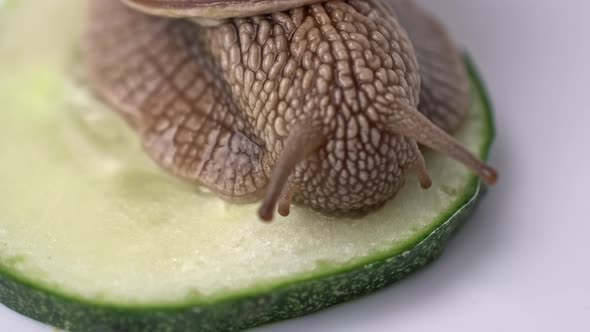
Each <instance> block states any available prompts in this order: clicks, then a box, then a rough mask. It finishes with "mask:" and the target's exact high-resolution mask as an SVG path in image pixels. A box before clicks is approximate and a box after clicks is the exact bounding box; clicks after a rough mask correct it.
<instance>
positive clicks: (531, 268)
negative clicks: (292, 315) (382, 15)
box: [0, 0, 590, 332]
mask: <svg viewBox="0 0 590 332" xmlns="http://www.w3.org/2000/svg"><path fill="white" fill-rule="evenodd" d="M421 2H423V3H424V4H426V5H427V6H428V7H429V8H431V9H432V10H433V11H434V12H436V13H437V14H438V15H439V17H441V18H442V20H443V21H445V23H446V24H447V25H448V26H449V28H450V29H451V31H452V32H453V34H454V36H455V38H456V39H457V40H458V41H459V42H461V43H462V44H464V45H466V47H467V48H468V50H469V51H470V53H471V54H472V56H473V57H474V59H476V62H477V64H478V66H479V67H480V70H481V71H482V73H483V76H484V78H485V80H486V82H487V85H488V88H489V91H490V94H491V97H492V100H493V102H494V105H495V109H496V119H497V127H498V138H497V141H496V144H495V146H494V148H493V153H492V158H491V164H493V165H494V166H496V167H497V168H498V169H499V170H500V171H501V178H500V183H499V184H498V185H497V186H496V187H494V188H492V189H491V190H490V191H489V193H488V196H487V197H486V199H485V200H484V201H483V204H481V206H480V208H479V210H478V211H477V212H476V214H475V215H474V216H473V218H472V220H471V221H470V223H468V224H467V225H466V226H465V227H464V228H463V229H462V230H461V231H460V232H459V234H458V235H457V236H456V237H455V238H454V239H453V240H452V241H451V243H450V244H449V247H448V249H447V251H446V252H445V254H444V255H443V256H442V257H441V258H440V259H439V260H438V261H437V262H435V263H434V264H432V265H431V266H430V267H428V268H427V269H425V270H422V271H420V272H418V273H416V274H414V275H413V276H411V277H410V278H407V279H405V280H403V281H401V282H399V283H397V284H396V285H394V286H392V287H389V288H386V289H384V290H382V291H380V292H377V293H375V294H373V295H370V296H368V297H365V298H362V299H359V300H356V301H353V302H350V303H347V304H344V305H339V306H336V307H333V308H331V309H328V310H326V311H323V312H321V313H318V314H315V315H311V316H307V317H304V318H300V319H295V320H291V321H287V322H283V323H278V324H275V325H271V326H267V327H263V328H260V329H258V330H257V331H260V332H267V331H268V332H271V331H272V332H288V331H293V332H299V331H372V332H379V331H428V330H434V329H436V331H438V332H443V331H454V332H457V331H482V332H485V331H494V332H496V331H507V330H508V331H556V330H564V331H587V329H588V326H589V323H588V314H590V259H589V258H588V257H587V254H588V253H590V240H588V237H589V233H590V217H589V216H590V211H588V206H589V205H590V199H589V195H588V192H587V186H588V185H590V176H589V175H588V173H589V170H590V157H589V153H590V147H588V145H589V144H590V109H589V108H590V106H589V104H588V100H589V97H590V83H589V80H590V65H589V63H590V37H589V36H588V34H589V33H590V20H588V18H587V17H588V13H590V2H588V1H586V0H578V1H574V0H569V1H559V2H558V1H549V0H546V1H536V0H496V1H492V0H471V1H470V0H424V1H421ZM0 331H7V332H12V331H19V332H41V331H43V332H46V331H51V329H50V328H48V327H43V326H41V325H40V324H38V323H35V322H33V321H30V320H28V319H26V318H23V317H21V316H19V315H17V314H15V313H12V312H11V311H9V310H8V309H6V308H4V307H0Z"/></svg>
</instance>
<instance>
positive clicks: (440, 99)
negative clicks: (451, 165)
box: [84, 0, 496, 220]
mask: <svg viewBox="0 0 590 332" xmlns="http://www.w3.org/2000/svg"><path fill="white" fill-rule="evenodd" d="M124 2H126V3H127V4H129V3H131V7H129V6H127V5H124V4H122V3H121V2H120V1H119V0H90V8H89V23H88V30H87V34H86V36H85V38H84V44H85V49H86V57H85V58H86V62H87V68H88V72H89V77H90V81H91V82H92V86H93V87H94V88H95V90H96V91H97V92H98V93H99V94H100V95H101V96H102V97H103V98H104V99H105V100H106V101H107V102H108V103H109V104H111V105H112V106H113V108H114V109H116V110H117V111H118V112H119V113H120V114H122V115H123V116H124V117H125V118H126V119H127V120H128V121H129V123H130V124H131V125H132V126H133V127H134V128H135V129H137V131H138V133H139V135H140V137H141V139H142V141H143V144H144V147H145V150H146V152H147V153H148V154H149V155H150V156H151V157H152V158H153V159H154V160H155V161H156V162H157V163H159V164H160V165H161V166H162V167H164V168H165V169H167V170H168V171H170V172H171V173H173V174H175V175H177V176H180V177H182V178H185V179H188V180H191V181H194V182H196V183H199V184H202V185H204V186H206V187H208V188H210V189H211V190H212V191H213V192H215V193H217V194H218V195H219V196H221V197H222V198H224V199H226V200H229V201H232V202H253V201H259V200H261V199H262V206H261V208H260V210H259V214H260V217H261V218H262V219H263V220H270V219H272V217H273V212H274V210H276V209H277V206H278V207H279V212H280V214H281V215H286V214H288V213H289V206H290V203H291V199H293V200H294V201H295V202H297V203H300V204H303V205H306V206H309V207H311V208H313V209H316V210H319V211H322V212H324V213H329V214H338V215H351V214H363V213H366V212H368V211H371V210H373V209H376V208H378V207H380V206H381V205H383V204H384V203H385V202H386V201H387V200H389V199H390V198H392V197H393V196H394V195H395V193H396V192H397V191H398V190H399V188H400V187H401V186H402V185H403V182H404V177H405V175H406V174H407V173H408V172H417V174H418V178H419V180H420V184H421V186H422V187H424V188H428V187H429V186H430V185H431V180H430V178H429V177H428V174H427V172H426V168H425V165H424V159H423V157H422V154H421V152H420V150H419V147H418V144H423V145H425V146H428V147H431V148H433V149H435V150H438V151H440V152H442V153H446V154H448V155H449V156H451V157H453V158H455V159H457V160H459V161H461V162H463V163H464V164H465V165H466V166H468V167H470V168H471V169H473V170H474V171H475V172H477V173H478V174H479V175H480V176H481V177H482V178H483V179H484V180H485V181H486V182H488V183H493V182H495V180H496V173H495V171H494V170H493V169H491V168H489V167H488V166H486V165H485V164H483V163H482V162H481V161H479V160H478V159H477V158H475V157H474V156H473V155H472V154H470V153H469V152H468V151H467V150H466V149H465V148H464V147H463V146H461V145H460V144H459V143H457V142H456V141H455V140H454V139H453V138H452V137H450V136H449V135H448V134H447V132H450V131H452V130H455V129H456V128H458V127H459V126H460V124H461V122H462V121H463V120H464V119H465V117H466V114H467V112H468V110H469V104H470V91H469V80H468V77H467V74H466V73H465V70H464V68H463V64H462V60H461V57H460V54H459V52H458V51H457V50H456V48H455V47H454V45H453V43H452V41H451V39H450V38H449V37H448V35H447V34H446V32H445V30H444V28H443V27H442V26H441V25H440V24H439V23H438V22H437V21H436V20H434V19H433V18H432V17H431V16H430V15H429V14H428V13H426V12H424V11H423V10H422V9H421V8H419V7H417V6H416V5H415V4H414V3H413V1H409V0H389V1H388V0H372V1H359V0H348V1H327V2H317V1H299V2H297V1H269V0H260V1H256V0H254V1H238V0H235V1H226V2H224V3H228V4H234V6H232V5H228V6H226V7H224V8H225V9H223V10H221V12H219V9H218V8H214V7H207V5H206V3H207V2H206V0H193V1H190V0H126V1H124ZM221 2H223V1H216V2H215V3H221ZM251 2H256V3H259V4H260V6H259V7H260V8H263V7H264V8H263V10H262V9H260V8H258V7H255V6H254V7H253V8H254V9H253V10H251V11H248V12H247V14H248V15H249V14H250V13H254V14H260V15H258V16H248V15H241V14H244V10H243V8H241V7H240V5H242V4H243V3H251ZM279 2H280V3H282V4H283V5H282V6H281V7H277V6H276V3H279ZM286 3H290V4H291V5H290V6H286V7H285V5H284V4H286ZM235 4H238V5H235ZM183 6H184V7H183ZM265 6H266V7H265ZM275 8H280V9H281V10H283V9H285V10H286V11H280V10H274V9H275ZM287 9H288V10H287ZM212 10H216V11H217V12H216V14H215V15H212V14H211V11H212ZM236 12H238V13H240V15H238V14H236ZM183 13H185V14H186V15H185V16H187V17H189V18H188V19H187V18H184V19H183V18H171V17H164V16H174V17H178V16H183V15H182V14H183ZM158 15H160V16H158ZM233 16H239V17H233ZM244 16H245V17H244ZM195 17H198V18H200V19H206V20H209V19H211V18H215V19H217V18H220V17H223V18H225V19H224V20H221V21H218V22H219V24H213V25H210V26H202V25H199V24H196V23H195V21H194V18H195ZM197 21H198V20H197Z"/></svg>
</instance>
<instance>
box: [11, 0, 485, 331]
mask: <svg viewBox="0 0 590 332" xmlns="http://www.w3.org/2000/svg"><path fill="white" fill-rule="evenodd" d="M10 3H11V5H10V6H8V7H6V8H4V9H1V8H2V7H0V54H2V55H3V56H2V59H1V60H0V73H2V75H0V109H1V110H2V112H1V115H0V116H1V121H0V137H1V139H0V151H2V154H3V155H2V157H3V158H2V163H0V183H2V186H0V197H1V198H2V199H0V211H2V214H1V215H0V301H1V302H2V303H4V304H5V305H7V306H8V307H10V308H12V309H14V310H16V311H18V312H20V313H23V314H24V315H27V316H30V317H32V318H35V319H37V320H40V321H43V322H46V323H49V324H52V325H54V326H59V327H61V328H65V329H68V330H71V331H86V332H88V331H97V332H98V331H100V332H105V331H128V332H130V331H173V330H179V331H185V330H187V331H188V330H199V331H223V330H239V329H243V328H248V327H252V326H256V325H260V324H264V323H268V322H271V321H276V320H281V319H286V318H290V317H295V316H300V315H303V314H306V313H309V312H313V311H316V310H319V309H322V308H324V307H327V306H329V305H332V304H335V303H339V302H342V301H346V300H350V299H352V298H355V297H357V296H360V295H363V294H367V293H369V292H372V291H374V290H376V289H379V288H381V287H383V286H385V285H388V284H390V283H392V282H394V281H396V280H398V279H400V278H402V277H403V276H405V275H407V274H408V273H410V272H412V271H414V270H416V269H417V268H419V267H421V266H424V265H425V264H427V263H428V262H429V261H431V260H432V259H434V258H435V257H437V256H438V255H439V254H440V252H441V250H442V249H443V246H444V244H445V242H446V241H447V239H448V237H449V235H450V234H451V233H452V232H453V231H454V230H455V229H456V228H457V227H458V226H459V225H460V224H461V222H462V221H464V220H465V218H466V217H467V216H468V215H469V213H470V212H471V211H472V209H473V208H474V206H475V204H476V202H477V201H478V198H479V197H480V196H481V195H480V194H481V192H482V190H481V189H482V188H481V187H480V183H479V180H478V179H477V178H476V177H475V176H474V175H472V174H471V173H469V172H468V171H467V170H466V169H465V168H464V167H463V166H461V165H459V164H458V163H456V162H454V161H452V160H450V159H448V158H445V157H444V156H441V155H438V154H434V153H427V155H426V160H427V165H428V167H429V173H430V174H431V176H432V178H433V181H434V186H433V187H432V188H431V189H430V190H427V191H424V190H422V189H420V186H419V185H418V183H417V179H415V178H413V177H409V178H408V179H407V184H406V186H405V187H404V189H403V190H402V191H401V192H400V193H399V194H398V195H397V197H396V198H395V199H393V200H392V201H390V202H389V203H388V204H387V205H386V206H385V207H384V208H383V209H381V210H379V211H377V212H375V213H372V214H370V215H368V216H366V217H364V218H361V219H350V220H349V219H336V218H329V217H325V216H322V215H320V214H317V213H315V212H313V211H309V210H307V209H305V208H302V207H294V208H293V210H292V214H291V216H290V217H289V218H285V219H283V218H279V219H277V221H276V222H274V223H272V224H270V225H269V224H263V223H261V222H260V221H259V220H258V218H257V215H256V208H257V206H256V205H231V204H227V203H224V202H222V201H221V200H219V199H218V198H217V197H215V196H214V195H211V194H209V193H207V192H204V191H199V190H198V189H196V188H195V187H194V186H192V185H189V184H186V183H183V182H180V181H178V180H176V179H174V178H172V177H169V176H167V175H166V174H165V173H164V172H162V171H160V170H159V169H158V168H157V167H156V166H154V164H153V163H152V162H151V161H150V160H149V159H148V158H147V157H145V156H144V154H143V152H142V151H141V148H140V144H139V142H138V140H137V138H136V137H135V135H134V134H133V133H132V132H131V131H130V130H129V129H128V128H127V126H126V125H125V124H124V123H123V122H122V121H121V120H120V119H119V118H118V116H116V115H115V114H114V113H113V112H111V111H110V110H109V109H108V108H107V107H105V106H104V105H103V104H101V103H100V102H99V101H97V100H96V99H95V98H94V97H93V96H92V94H90V93H89V92H88V90H87V89H86V88H85V87H84V84H83V82H81V80H80V79H74V78H75V77H79V76H78V75H76V66H75V65H73V64H74V63H75V61H74V60H75V54H76V52H75V50H76V46H77V40H78V38H79V33H80V31H81V24H82V20H83V15H81V13H83V10H84V8H83V3H84V2H83V1H79V0H59V1H34V0H20V1H11V2H10ZM0 4H1V2H0ZM23 22H27V24H23ZM468 67H469V69H470V71H471V74H472V78H473V91H474V92H473V94H474V105H473V110H472V112H471V115H470V118H469V119H468V121H467V123H466V124H465V126H464V128H463V129H462V130H461V131H460V132H458V133H457V137H458V138H459V139H460V140H462V141H463V142H465V143H466V144H467V146H468V147H469V148H470V149H471V150H472V151H475V152H476V154H477V155H479V156H480V157H482V158H485V157H486V156H487V153H488V151H489V148H490V145H491V143H492V140H493V136H494V130H493V121H492V117H491V113H490V108H489V104H488V102H487V99H486V97H485V95H484V91H483V88H482V85H481V84H480V83H479V81H478V79H477V77H476V74H475V72H474V70H473V67H472V66H470V65H469V64H468Z"/></svg>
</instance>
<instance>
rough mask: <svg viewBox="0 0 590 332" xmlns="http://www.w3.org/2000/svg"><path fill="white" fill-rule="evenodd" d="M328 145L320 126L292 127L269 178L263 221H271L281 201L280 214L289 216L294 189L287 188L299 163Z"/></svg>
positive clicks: (261, 213)
mask: <svg viewBox="0 0 590 332" xmlns="http://www.w3.org/2000/svg"><path fill="white" fill-rule="evenodd" d="M325 142H326V137H325V135H324V133H323V130H322V127H321V125H314V124H308V123H301V124H298V125H295V126H294V127H293V129H292V130H291V133H290V134H289V136H288V137H287V139H286V140H285V144H284V147H283V150H282V151H281V155H280V156H279V160H278V161H277V163H276V164H275V166H274V169H273V171H272V174H271V176H270V181H269V184H268V187H267V191H266V196H265V197H264V200H263V201H262V205H261V206H260V209H259V210H258V215H259V217H260V219H262V220H264V221H272V218H273V214H274V210H275V207H276V206H277V203H278V202H279V200H281V204H280V209H279V212H280V213H281V214H282V215H284V214H288V213H289V207H290V204H291V196H292V194H293V193H292V189H293V188H287V189H286V187H287V181H288V180H289V176H291V174H292V173H293V171H294V170H295V167H296V166H297V165H298V164H299V163H301V162H302V161H305V159H307V158H308V157H309V156H310V155H311V154H312V153H314V152H315V151H316V150H317V149H318V148H319V147H320V146H322V145H323V144H324V143H325Z"/></svg>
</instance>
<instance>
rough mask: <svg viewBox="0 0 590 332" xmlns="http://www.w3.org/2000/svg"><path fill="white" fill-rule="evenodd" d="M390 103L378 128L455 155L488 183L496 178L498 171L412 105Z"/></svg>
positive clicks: (493, 181) (452, 155)
mask: <svg viewBox="0 0 590 332" xmlns="http://www.w3.org/2000/svg"><path fill="white" fill-rule="evenodd" d="M392 107H393V112H392V113H391V115H390V116H389V117H388V118H387V121H385V122H383V123H380V124H379V125H380V126H381V127H382V128H381V129H383V130H385V131H389V132H392V133H396V134H399V135H403V136H405V137H408V138H411V139H413V140H415V141H416V142H418V143H420V144H423V145H426V146H427V147H429V148H431V149H434V150H436V151H438V152H441V153H444V154H446V155H448V156H450V157H452V158H454V159H456V160H457V161H459V162H461V163H462V164H464V165H465V166H467V167H468V168H470V169H471V170H472V171H474V172H475V173H477V174H478V175H479V176H480V177H481V178H482V179H483V181H484V182H485V183H487V184H489V185H493V184H495V183H496V182H497V181H498V173H497V172H496V170H495V169H493V168H491V167H490V166H488V165H486V164H485V163H484V162H482V161H481V160H479V159H478V158H477V157H475V156H474V155H473V154H472V153H471V152H469V150H467V148H465V146H463V145H462V144H461V143H459V142H458V141H457V140H456V139H454V138H453V137H452V136H450V135H449V134H447V133H446V132H445V131H444V130H442V129H440V128H439V127H437V126H436V125H435V124H433V123H432V122H431V121H430V120H428V118H426V117H425V116H424V115H423V114H422V113H420V112H419V111H418V110H417V109H416V108H415V107H412V106H409V105H406V104H403V103H396V104H394V105H393V106H392ZM419 175H420V174H419ZM421 180H423V179H421ZM424 184H426V183H424ZM424 184H423V185H424Z"/></svg>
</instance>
